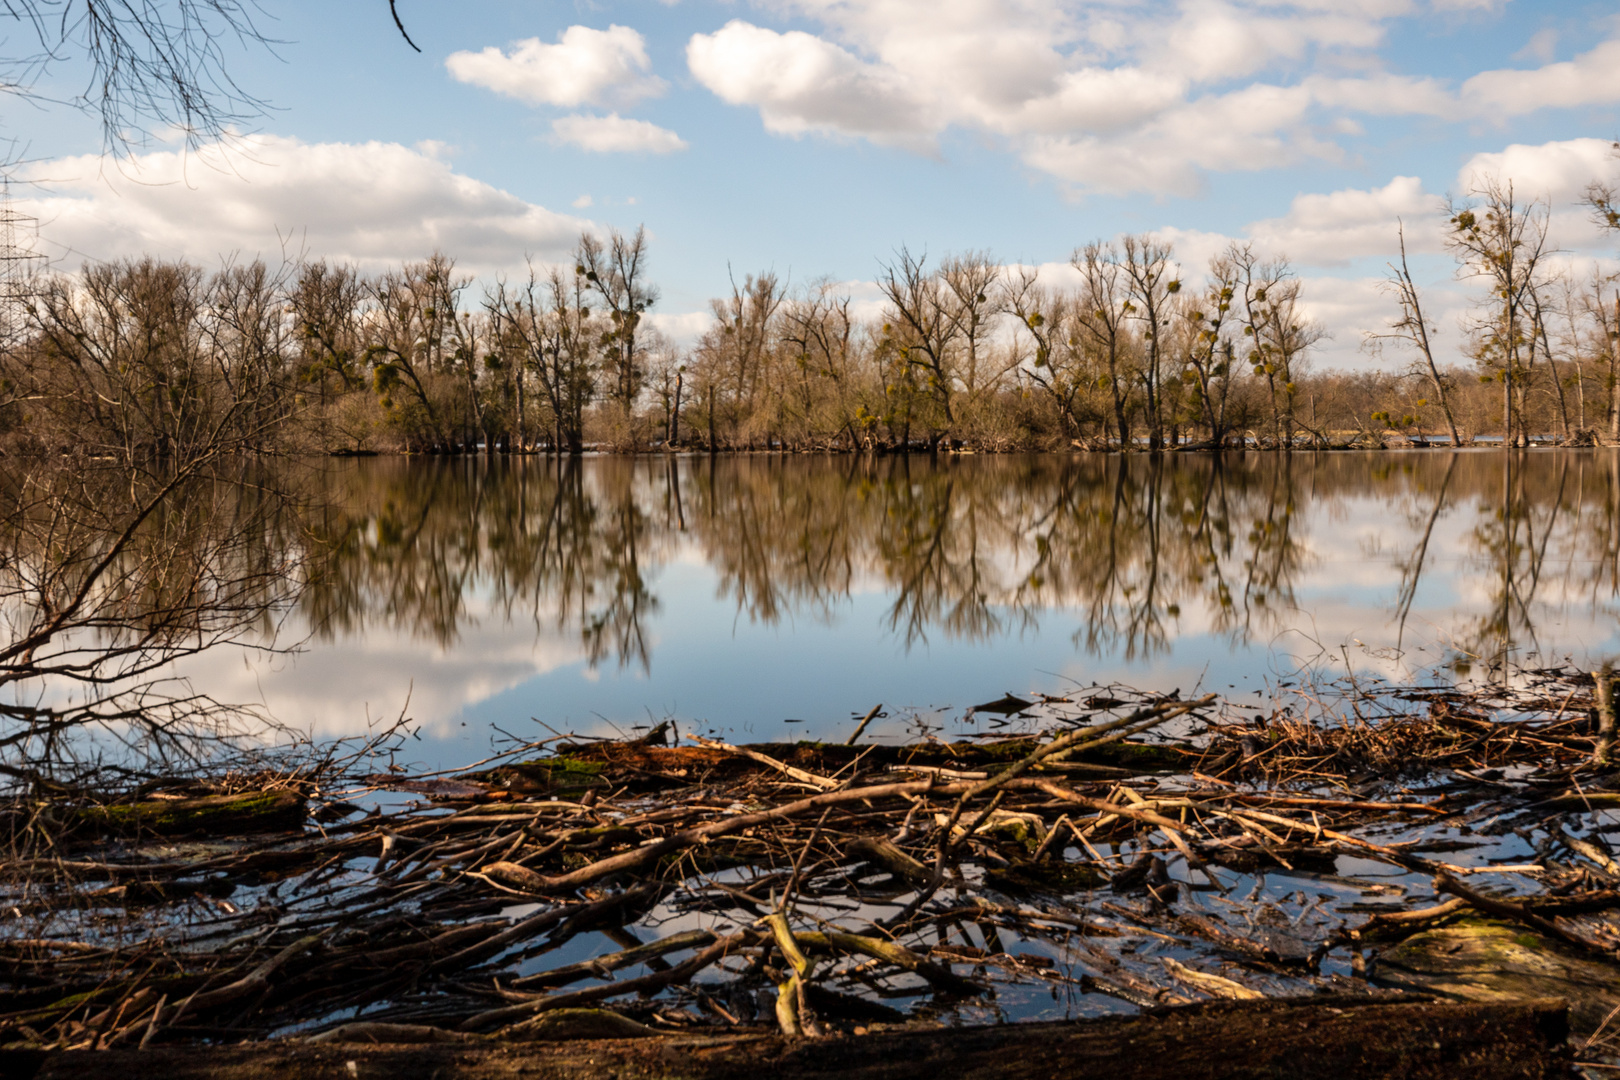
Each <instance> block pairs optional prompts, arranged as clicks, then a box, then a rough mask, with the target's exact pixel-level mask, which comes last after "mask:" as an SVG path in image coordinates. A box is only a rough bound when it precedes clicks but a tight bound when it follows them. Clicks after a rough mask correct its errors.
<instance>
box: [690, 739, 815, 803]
mask: <svg viewBox="0 0 1620 1080" xmlns="http://www.w3.org/2000/svg"><path fill="white" fill-rule="evenodd" d="M687 738H688V739H691V740H692V741H693V742H695V743H697V744H698V745H699V746H701V747H703V748H704V749H707V750H723V751H725V752H726V753H728V754H740V755H742V756H743V757H745V758H748V759H749V760H750V761H757V762H759V763H760V764H761V765H768V766H770V767H771V768H773V769H775V770H776V771H777V772H779V773H781V774H783V775H784V776H789V777H792V778H793V779H794V780H797V781H798V782H799V783H801V784H809V785H810V786H811V787H813V788H820V789H821V790H822V791H829V790H831V789H832V788H835V787H837V786H838V781H837V780H829V779H828V778H827V777H825V776H817V775H816V774H815V773H813V772H805V771H804V770H803V769H797V768H794V767H793V766H792V765H789V764H788V763H787V762H785V761H777V760H776V759H775V758H773V757H771V756H770V755H769V754H761V753H760V752H759V751H758V750H750V749H748V748H747V747H746V746H732V745H731V744H730V743H727V742H721V741H719V740H718V739H705V738H703V736H701V735H688V736H687Z"/></svg>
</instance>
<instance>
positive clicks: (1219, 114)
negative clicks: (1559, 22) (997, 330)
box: [687, 0, 1620, 194]
mask: <svg viewBox="0 0 1620 1080" xmlns="http://www.w3.org/2000/svg"><path fill="white" fill-rule="evenodd" d="M758 6H759V7H761V8H763V9H764V10H766V11H769V12H772V13H776V14H779V15H781V16H782V17H784V18H792V19H795V20H798V21H799V22H801V23H808V24H810V25H811V28H812V32H806V30H804V29H793V30H787V31H777V30H774V29H769V28H766V27H763V26H758V25H754V24H752V23H748V22H743V21H741V20H734V21H732V22H730V23H728V24H727V25H726V26H724V27H723V28H721V29H720V30H718V31H716V32H714V33H712V34H697V35H695V36H693V37H692V38H691V40H690V42H689V43H688V46H687V63H688V66H689V68H690V70H691V72H692V74H693V76H694V77H695V78H696V80H697V81H698V82H699V83H700V84H701V85H703V86H705V87H707V88H708V89H710V90H712V91H713V92H714V93H715V94H716V95H718V96H719V97H720V98H721V99H723V100H724V101H727V102H729V103H731V104H733V105H739V106H745V107H750V108H753V109H757V110H758V112H759V114H760V117H761V119H762V120H763V122H764V124H765V126H766V128H767V129H768V130H770V131H773V132H777V133H780V134H786V135H793V136H799V135H804V134H807V133H818V134H832V135H842V136H852V137H857V138H865V139H869V140H871V141H874V142H879V143H887V144H898V145H905V146H909V147H912V148H915V149H920V150H932V149H933V148H934V147H935V145H936V142H937V139H938V136H939V135H940V134H941V133H943V132H944V131H946V130H947V129H949V128H952V127H955V128H958V129H961V130H964V131H969V132H981V133H988V134H991V135H994V136H997V137H999V138H1001V139H1003V140H1005V145H1006V146H1007V148H1008V149H1009V150H1012V151H1013V152H1015V153H1017V154H1019V155H1020V156H1021V157H1022V158H1023V160H1024V161H1025V162H1026V163H1027V164H1029V165H1031V166H1032V167H1034V168H1035V169H1038V170H1041V171H1043V172H1046V173H1049V174H1051V175H1052V176H1055V177H1057V178H1059V179H1061V180H1064V181H1067V182H1068V183H1070V184H1073V185H1076V186H1077V187H1080V188H1083V189H1093V190H1100V191H1109V192H1113V191H1131V192H1139V191H1144V190H1146V191H1153V192H1157V193H1181V194H1185V193H1189V192H1192V191H1195V190H1197V189H1198V188H1199V186H1200V184H1201V182H1202V177H1203V175H1204V174H1206V173H1209V172H1223V171H1241V170H1253V169H1269V168H1275V167H1278V166H1282V165H1286V164H1290V163H1293V162H1297V161H1300V160H1302V159H1305V158H1311V157H1316V158H1322V159H1326V160H1336V159H1340V158H1342V157H1344V156H1345V149H1344V147H1343V146H1341V145H1340V142H1341V141H1343V140H1346V139H1354V138H1359V137H1361V136H1363V135H1364V134H1365V129H1364V127H1363V125H1362V124H1361V123H1360V121H1359V119H1358V118H1360V117H1366V116H1433V117H1438V118H1443V119H1447V120H1491V119H1495V118H1504V117H1508V116H1517V115H1522V114H1525V113H1529V112H1534V111H1536V110H1540V109H1548V108H1570V107H1577V106H1582V105H1592V104H1606V103H1611V102H1616V101H1620V39H1617V40H1615V41H1610V42H1606V43H1604V44H1601V45H1598V46H1597V47H1596V48H1593V49H1591V50H1590V51H1589V52H1587V53H1585V54H1583V55H1582V56H1579V57H1577V58H1576V59H1575V60H1573V61H1570V62H1568V63H1564V64H1556V63H1547V64H1545V65H1544V66H1542V67H1540V68H1536V69H1533V70H1525V71H1514V70H1503V71H1488V72H1484V73H1481V74H1479V75H1476V76H1475V77H1474V78H1472V79H1469V80H1468V81H1467V82H1466V83H1463V84H1461V85H1459V84H1458V82H1457V81H1456V80H1454V79H1450V78H1441V77H1434V76H1428V75H1424V74H1422V73H1421V72H1419V73H1411V74H1403V73H1397V72H1392V71H1390V70H1387V69H1386V66H1385V63H1384V59H1383V57H1382V56H1381V55H1380V50H1381V49H1382V47H1383V46H1384V44H1385V43H1386V41H1387V39H1388V37H1389V33H1390V29H1391V26H1392V23H1391V20H1393V19H1396V18H1410V17H1412V16H1414V15H1417V14H1419V13H1420V8H1421V6H1422V5H1420V3H1419V2H1418V0H1175V2H1174V3H1172V4H1169V5H1164V4H1156V5H1146V4H1127V3H1120V2H1115V3H1109V2H1103V3H1090V2H1086V3H1082V2H1081V0H881V2H861V0H761V3H760V4H759V5H758ZM1427 6H1428V7H1429V8H1430V9H1431V10H1433V9H1434V8H1436V7H1441V8H1446V9H1448V10H1449V9H1459V8H1472V9H1480V8H1491V7H1493V6H1499V5H1498V4H1497V0H1450V2H1438V3H1437V2H1435V0H1431V3H1430V4H1429V5H1427ZM1166 8H1168V10H1166ZM1555 45H1556V35H1555V34H1552V33H1542V34H1539V35H1537V36H1535V37H1534V38H1533V39H1532V40H1531V42H1530V43H1529V44H1528V45H1527V46H1526V47H1525V50H1526V51H1524V52H1523V53H1522V55H1526V56H1534V57H1538V58H1547V59H1550V58H1551V56H1552V55H1553V54H1552V51H1551V50H1552V49H1553V48H1554V47H1555ZM1298 69H1308V70H1309V71H1311V72H1312V73H1311V74H1307V75H1305V76H1304V77H1300V76H1299V75H1298V73H1297V70H1298Z"/></svg>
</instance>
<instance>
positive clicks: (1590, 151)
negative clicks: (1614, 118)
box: [1457, 139, 1620, 203]
mask: <svg viewBox="0 0 1620 1080" xmlns="http://www.w3.org/2000/svg"><path fill="white" fill-rule="evenodd" d="M1616 173H1620V156H1617V155H1616V152H1615V149H1614V144H1613V143H1611V142H1610V141H1609V140H1607V139H1569V140H1565V141H1562V142H1548V143H1542V144H1540V145H1539V146H1531V145H1526V144H1524V143H1514V144H1513V145H1512V146H1509V147H1507V148H1505V149H1503V150H1500V151H1497V152H1494V153H1485V154H1475V155H1474V156H1473V157H1472V158H1470V159H1469V160H1468V163H1467V164H1466V165H1464V166H1463V167H1462V169H1461V170H1460V171H1459V172H1458V173H1457V186H1458V187H1459V188H1460V189H1461V190H1462V191H1463V192H1469V191H1473V190H1474V189H1476V188H1478V187H1479V186H1480V185H1481V184H1482V183H1483V182H1485V181H1486V180H1487V179H1488V178H1494V179H1497V180H1502V181H1508V180H1511V181H1512V182H1513V186H1514V189H1515V190H1516V191H1517V192H1518V193H1519V194H1520V195H1521V196H1522V197H1524V198H1526V199H1538V198H1544V199H1547V200H1549V201H1550V202H1553V203H1574V202H1578V201H1579V200H1580V199H1581V197H1582V195H1583V194H1584V193H1585V191H1586V186H1587V185H1588V184H1590V183H1592V182H1593V181H1594V180H1607V179H1609V178H1611V177H1613V176H1614V175H1615V174H1616Z"/></svg>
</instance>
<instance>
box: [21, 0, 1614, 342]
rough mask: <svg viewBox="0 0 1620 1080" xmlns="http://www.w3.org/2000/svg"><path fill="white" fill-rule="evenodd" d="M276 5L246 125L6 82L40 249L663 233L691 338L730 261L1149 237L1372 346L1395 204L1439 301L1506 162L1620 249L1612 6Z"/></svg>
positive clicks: (500, 264)
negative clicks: (1242, 242)
mask: <svg viewBox="0 0 1620 1080" xmlns="http://www.w3.org/2000/svg"><path fill="white" fill-rule="evenodd" d="M266 12H267V16H268V17H267V18H265V20H264V21H263V29H265V30H266V31H267V32H268V33H269V34H270V35H272V36H274V37H276V38H279V39H282V40H283V42H284V44H281V45H278V46H277V47H276V48H275V50H274V53H273V54H272V53H271V52H268V51H266V50H263V49H254V48H243V49H240V50H233V51H232V52H230V53H229V54H228V55H229V60H230V62H231V64H232V70H233V71H234V72H235V73H236V75H237V76H238V80H239V82H240V83H241V84H242V85H243V86H244V87H245V88H246V89H247V90H249V91H251V92H253V93H255V94H257V95H259V96H261V97H263V98H265V99H267V100H268V101H269V102H270V103H271V105H272V106H273V107H272V109H271V110H269V111H267V112H266V113H265V114H264V116H263V117H262V118H261V119H260V120H259V121H257V123H256V124H254V125H253V126H252V127H251V128H249V129H247V130H244V132H243V133H242V135H241V136H240V137H239V138H238V139H237V140H236V141H234V142H233V143H232V144H231V145H229V146H226V147H224V148H205V149H204V150H203V151H202V153H201V154H198V155H188V154H186V153H184V152H183V147H182V146H181V145H180V143H178V142H173V141H165V139H164V135H163V133H159V135H158V137H157V138H156V139H154V140H153V141H152V142H150V143H149V144H148V145H147V146H145V147H144V148H141V149H139V150H137V152H136V153H135V155H134V156H133V157H132V158H130V159H128V160H126V161H123V162H121V163H119V164H117V165H109V164H107V163H106V162H104V161H102V160H101V159H100V158H99V156H98V155H99V152H100V149H101V138H100V132H99V129H98V128H97V126H96V125H95V123H93V122H92V121H91V120H90V119H88V118H85V117H82V116H80V115H78V114H75V113H73V112H71V111H70V110H65V109H63V108H60V107H57V108H36V107H33V106H30V105H26V104H24V103H22V102H19V101H16V100H13V101H10V102H8V107H7V109H6V112H5V116H4V126H5V129H6V131H5V133H6V134H7V135H10V136H13V137H15V138H17V139H18V140H19V141H20V143H21V144H22V145H24V146H26V148H27V153H28V156H29V158H30V159H31V161H32V164H30V165H29V166H27V167H26V169H25V171H26V172H27V173H28V175H29V176H31V177H32V178H33V179H34V180H36V181H38V183H37V184H36V185H35V186H34V187H33V188H31V189H30V190H29V191H28V192H26V193H25V194H24V196H23V197H24V201H25V202H27V203H28V204H29V205H30V208H31V209H33V210H34V212H36V213H37V214H38V216H39V217H40V218H41V221H42V228H41V239H42V247H43V249H44V251H45V252H46V253H47V254H49V255H50V256H52V257H53V258H55V259H58V260H60V262H61V264H62V265H65V266H69V267H71V266H73V265H76V263H77V262H78V261H81V260H82V259H83V258H87V257H88V258H110V257H116V256H119V255H127V254H132V253H135V252H137V251H150V252H152V253H155V254H161V255H166V256H174V257H184V258H190V259H193V260H196V261H199V262H201V263H203V264H205V265H209V264H214V263H216V262H217V261H218V260H219V258H220V257H221V256H225V255H230V254H237V255H239V256H254V255H263V256H265V257H270V258H279V257H280V256H281V255H282V253H283V252H284V251H293V252H297V251H302V252H304V253H306V254H308V255H312V256H327V257H332V258H337V259H347V260H354V261H356V262H359V263H360V264H361V265H363V266H365V267H367V268H378V267H381V266H383V265H386V264H388V263H390V262H397V261H400V260H404V259H410V258H419V257H422V256H423V255H426V254H427V253H428V252H429V251H431V250H432V249H433V248H434V247H441V248H443V249H444V250H446V251H447V252H449V253H451V254H452V255H455V256H457V257H458V258H459V259H460V260H461V263H462V265H463V266H464V267H465V268H467V269H468V270H469V271H471V272H473V273H477V274H479V275H482V276H484V277H486V278H487V277H492V276H493V275H495V274H498V273H502V272H507V273H513V272H519V271H521V268H522V265H523V262H524V259H525V256H533V257H535V258H536V259H539V260H541V261H545V260H549V259H557V258H561V257H563V256H564V254H565V252H566V250H567V248H568V247H569V245H570V244H571V242H572V239H573V237H575V236H577V234H578V232H579V230H580V229H582V228H604V227H610V226H611V227H617V228H621V229H632V228H634V227H635V226H636V225H638V224H642V223H644V224H645V225H646V226H647V228H648V230H649V232H650V233H651V235H652V237H653V242H654V247H653V257H654V272H655V276H656V278H657V280H658V282H659V283H660V285H661V286H662V288H663V292H664V299H663V302H662V303H661V304H660V307H659V313H660V316H661V318H662V319H663V320H664V321H665V323H666V326H667V328H669V329H671V330H672V331H673V332H675V333H677V335H678V336H690V334H692V333H693V332H695V331H696V329H698V328H699V327H700V326H701V325H702V315H701V313H702V312H703V310H704V309H705V307H706V303H707V299H708V298H709V297H710V296H714V295H718V294H719V293H720V292H721V291H723V290H724V289H725V288H726V283H727V274H728V267H729V268H734V269H735V271H736V272H737V273H738V275H739V276H740V275H741V274H742V273H743V272H745V271H750V270H757V269H761V268H774V269H775V270H777V271H778V272H779V273H783V274H786V275H790V276H791V278H792V280H793V281H795V282H805V281H809V280H811V279H813V278H816V277H820V276H823V275H825V276H830V277H833V278H836V279H838V280H841V281H848V282H850V283H851V284H850V288H851V290H852V291H854V292H855V293H857V294H858V295H865V293H863V290H864V289H866V288H867V287H866V286H865V285H863V283H864V282H868V281H870V279H871V278H872V276H873V273H874V271H875V270H876V268H877V266H878V262H879V260H881V259H884V258H887V257H890V256H892V254H893V252H894V251H895V250H896V249H897V248H898V247H899V246H900V245H902V244H905V245H909V246H910V247H911V248H912V249H913V250H917V249H925V250H927V251H928V252H931V253H936V254H937V253H943V252H946V251H952V250H961V249H964V248H983V249H989V250H990V251H992V252H993V253H994V254H996V255H997V256H999V257H1001V258H1003V259H1007V260H1009V261H1020V262H1025V263H1033V264H1056V265H1061V264H1062V263H1063V262H1064V261H1065V260H1066V259H1067V258H1068V256H1069V254H1070V252H1071V251H1072V250H1073V249H1074V248H1075V246H1076V245H1078V244H1080V243H1083V242H1085V241H1087V240H1090V239H1093V238H1098V237H1110V236H1113V235H1116V234H1119V233H1121V232H1127V231H1131V232H1135V231H1147V230H1155V231H1159V232H1161V233H1162V234H1163V235H1165V236H1166V237H1167V238H1169V239H1172V240H1173V241H1175V243H1176V245H1177V249H1178V252H1179V253H1180V254H1181V255H1182V257H1183V258H1184V260H1185V261H1186V262H1187V264H1188V265H1189V271H1188V272H1189V274H1196V268H1197V266H1198V265H1199V264H1201V263H1202V262H1203V261H1204V260H1205V259H1207V257H1208V256H1209V254H1211V253H1212V252H1213V251H1214V250H1215V249H1217V248H1218V247H1220V246H1222V245H1223V244H1224V243H1225V242H1227V240H1228V239H1234V238H1235V239H1248V240H1252V241H1253V242H1254V243H1256V245H1257V246H1259V247H1261V248H1262V249H1264V250H1266V251H1268V252H1269V253H1274V254H1287V255H1288V256H1289V257H1290V258H1291V259H1292V260H1293V261H1294V263H1295V264H1296V265H1297V266H1298V267H1299V269H1300V271H1301V273H1302V274H1304V275H1305V276H1306V277H1307V278H1308V279H1309V285H1308V289H1307V292H1306V297H1307V299H1308V300H1309V301H1310V303H1311V304H1312V305H1313V307H1314V309H1315V311H1316V314H1317V315H1318V316H1319V317H1320V318H1322V319H1323V321H1324V322H1325V323H1327V324H1328V326H1329V328H1330V329H1331V330H1332V331H1333V334H1334V337H1333V339H1332V344H1331V345H1330V346H1329V347H1328V348H1327V350H1326V353H1325V355H1326V356H1327V357H1328V358H1329V359H1330V360H1332V361H1333V362H1338V363H1356V362H1366V361H1365V360H1364V359H1362V358H1361V356H1360V354H1359V352H1358V351H1357V346H1358V345H1359V341H1360V337H1361V333H1362V332H1363V331H1365V330H1368V329H1376V328H1377V326H1378V324H1379V321H1380V319H1381V318H1382V317H1383V316H1384V314H1385V313H1384V311H1383V305H1382V300H1381V297H1380V296H1379V294H1378V290H1377V287H1376V283H1377V279H1378V277H1379V275H1380V272H1381V268H1382V266H1383V263H1384V260H1385V259H1386V258H1387V257H1388V255H1389V254H1390V252H1391V250H1392V248H1393V242H1394V223H1395V220H1396V218H1397V217H1401V218H1404V219H1405V220H1406V221H1407V222H1408V235H1409V238H1410V240H1411V242H1412V246H1413V247H1414V249H1415V251H1416V252H1417V253H1418V255H1419V263H1420V267H1421V275H1422V276H1423V277H1424V278H1425V280H1426V281H1427V283H1428V284H1429V285H1430V287H1431V289H1433V290H1434V293H1435V304H1434V306H1435V307H1436V308H1437V310H1438V311H1439V313H1440V314H1441V316H1442V318H1443V319H1450V320H1454V319H1455V317H1456V315H1457V314H1458V313H1459V312H1460V311H1461V310H1462V309H1463V307H1464V306H1465V305H1466V302H1467V297H1468V289H1467V287H1466V286H1463V285H1458V284H1457V283H1455V282H1454V281H1453V280H1452V273H1451V264H1450V262H1449V260H1447V259H1446V257H1445V256H1444V253H1443V251H1442V249H1441V247H1440V242H1439V241H1440V234H1439V227H1438V226H1439V217H1438V214H1437V213H1436V211H1435V207H1436V206H1437V204H1438V202H1439V200H1440V199H1441V197H1443V196H1445V195H1447V194H1462V193H1464V192H1465V189H1466V186H1467V184H1468V178H1469V177H1470V176H1471V175H1477V174H1478V173H1479V172H1481V171H1482V170H1488V171H1492V172H1498V173H1503V174H1506V175H1510V176H1511V177H1512V178H1513V179H1514V180H1515V183H1516V186H1517V188H1518V190H1520V191H1521V192H1528V193H1532V194H1535V195H1545V196H1546V197H1548V198H1549V199H1550V200H1551V202H1552V205H1553V209H1554V225H1555V231H1556V236H1557V238H1558V240H1559V241H1560V242H1561V244H1562V246H1563V247H1564V248H1565V249H1566V250H1567V252H1568V256H1567V259H1568V261H1569V263H1570V265H1571V266H1572V267H1574V268H1576V270H1577V271H1578V272H1585V270H1586V269H1587V268H1588V267H1589V266H1590V265H1591V260H1592V259H1594V258H1606V257H1607V255H1608V254H1609V252H1610V251H1612V250H1613V249H1614V248H1615V246H1616V245H1615V244H1614V243H1613V242H1611V241H1610V240H1609V239H1608V238H1605V237H1602V236H1600V235H1598V234H1597V233H1596V232H1595V231H1594V230H1593V229H1592V228H1591V227H1590V226H1589V225H1588V224H1587V223H1586V221H1585V216H1584V213H1583V212H1582V211H1581V210H1580V209H1579V208H1578V206H1577V205H1576V203H1577V200H1578V198H1579V194H1580V191H1581V190H1582V189H1583V188H1584V187H1585V185H1586V184H1587V183H1589V182H1590V181H1592V180H1594V179H1599V178H1602V177H1604V176H1609V177H1614V176H1620V159H1617V158H1614V157H1613V156H1612V155H1611V153H1610V149H1609V145H1608V144H1609V142H1610V140H1612V139H1614V138H1615V137H1617V136H1620V4H1616V3H1539V4H1531V3H1527V2H1525V0H1510V2H1501V0H1478V2H1475V0H1359V2H1357V0H1302V2H1297V3H1290V2H1281V0H1279V2H1270V3H1241V2H1225V3H1218V2H1199V0H1187V2H1183V3H1162V2H1149V3H1129V2H1114V3H1109V2H1093V3H1076V2H1072V0H1009V2H999V3H997V2H983V0H761V2H755V3H748V2H735V3H726V2H721V3H710V2H701V0H678V2H674V3H660V2H655V0H645V2H622V3H618V2H615V3H577V4H573V5H564V4H539V3H533V2H518V0H482V2H469V3H462V4H456V5H445V4H429V3H426V2H425V0H400V12H401V14H402V16H403V17H404V18H405V20H406V24H407V27H408V28H409V30H410V32H411V34H412V36H413V37H414V39H415V40H416V42H417V43H418V44H419V45H421V46H422V49H423V51H422V52H421V53H420V54H418V53H416V52H413V51H411V49H410V48H409V47H408V46H406V45H405V43H404V42H403V41H402V40H400V38H399V36H398V35H397V34H396V33H395V31H394V29H393V26H392V22H391V20H390V18H389V15H388V9H387V5H386V4H385V3H383V2H382V0H366V2H363V3H356V4H341V5H339V4H330V3H326V4H318V3H305V2H295V3H279V2H275V0H266ZM75 75H76V72H75V70H74V69H73V68H72V66H71V65H66V66H64V67H62V68H60V69H58V71H57V72H56V73H55V74H54V76H53V78H54V79H55V80H56V83H55V86H56V88H57V89H58V90H61V89H67V90H69V91H71V89H75V88H77V84H76V83H75V82H74V78H75ZM1053 272H1054V274H1056V273H1057V270H1056V269H1055V268H1054V271H1053ZM1059 276H1060V275H1059ZM1450 337H1451V339H1452V340H1456V339H1457V337H1458V335H1457V334H1452V335H1450Z"/></svg>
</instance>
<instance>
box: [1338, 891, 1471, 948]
mask: <svg viewBox="0 0 1620 1080" xmlns="http://www.w3.org/2000/svg"><path fill="white" fill-rule="evenodd" d="M1467 906H1468V901H1466V900H1464V899H1462V898H1461V897H1457V898H1455V899H1452V900H1447V901H1446V902H1445V903H1443V904H1436V905H1434V906H1433V907H1426V908H1418V909H1416V910H1415V911H1381V912H1378V913H1377V914H1375V915H1371V916H1369V917H1368V919H1367V921H1366V922H1364V923H1362V924H1361V925H1360V926H1358V927H1356V928H1355V929H1354V930H1351V931H1349V936H1351V937H1353V938H1359V937H1360V936H1361V935H1362V934H1365V933H1366V932H1367V931H1369V930H1376V929H1378V928H1379V927H1381V926H1409V925H1411V924H1412V923H1420V922H1430V921H1432V920H1434V919H1443V918H1445V917H1446V916H1447V915H1452V914H1455V913H1456V912H1459V911H1461V910H1462V909H1463V908H1465V907H1467Z"/></svg>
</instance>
